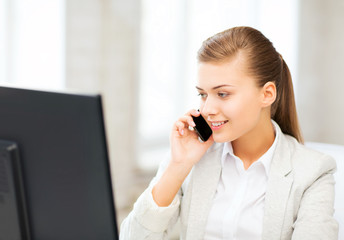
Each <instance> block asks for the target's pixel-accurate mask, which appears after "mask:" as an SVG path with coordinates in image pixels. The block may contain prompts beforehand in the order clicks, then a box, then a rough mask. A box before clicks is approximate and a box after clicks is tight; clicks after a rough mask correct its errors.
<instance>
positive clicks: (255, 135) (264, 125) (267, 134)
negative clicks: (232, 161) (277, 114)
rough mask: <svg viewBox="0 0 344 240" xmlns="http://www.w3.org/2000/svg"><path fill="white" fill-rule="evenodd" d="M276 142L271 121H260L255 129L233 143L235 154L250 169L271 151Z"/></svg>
mask: <svg viewBox="0 0 344 240" xmlns="http://www.w3.org/2000/svg"><path fill="white" fill-rule="evenodd" d="M274 140H275V132H274V127H273V125H272V122H271V121H270V119H269V120H264V121H263V120H260V122H259V123H258V124H257V126H255V128H254V129H252V130H251V131H250V132H248V133H246V134H245V135H244V136H242V137H240V138H238V139H236V140H234V141H233V142H232V147H233V152H234V154H235V155H236V156H238V157H239V158H240V159H241V160H242V161H243V163H244V167H245V169H248V168H249V167H250V166H251V164H252V163H254V162H255V161H257V160H258V159H259V158H260V157H261V156H262V155H263V154H264V153H265V152H267V151H268V150H269V148H270V147H271V145H272V144H273V142H274Z"/></svg>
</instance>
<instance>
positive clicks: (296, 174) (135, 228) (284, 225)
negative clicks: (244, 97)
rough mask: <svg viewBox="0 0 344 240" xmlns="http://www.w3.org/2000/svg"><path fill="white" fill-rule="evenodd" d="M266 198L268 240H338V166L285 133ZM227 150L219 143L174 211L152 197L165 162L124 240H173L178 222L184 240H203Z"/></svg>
mask: <svg viewBox="0 0 344 240" xmlns="http://www.w3.org/2000/svg"><path fill="white" fill-rule="evenodd" d="M276 131H279V132H280V139H279V141H278V142H277V146H276V149H275V153H274V156H273V159H272V162H271V168H270V172H269V180H268V186H267V191H266V195H265V211H264V220H263V233H262V239H263V240H274V239H281V240H287V239H293V240H307V239H309V240H315V239H326V240H332V239H333V240H335V239H337V238H338V224H337V222H336V221H335V219H334V218H333V213H334V208H333V204H334V184H335V183H334V178H333V173H334V172H335V170H336V163H335V160H334V159H332V158H331V157H329V156H327V155H325V154H322V153H319V152H316V151H314V150H310V149H308V148H306V147H305V146H303V145H301V144H299V143H298V142H297V141H296V140H295V139H294V138H293V137H291V136H289V135H285V134H283V133H282V132H281V130H280V129H279V127H277V128H276ZM222 151H223V144H220V143H215V144H214V145H213V146H212V147H211V148H210V149H209V150H208V151H207V153H206V154H205V155H204V156H203V157H202V159H201V160H200V161H199V162H198V163H197V164H196V165H195V166H194V168H193V169H192V171H191V173H190V174H189V176H188V177H187V179H186V180H185V181H184V183H183V186H182V187H181V189H180V191H179V193H178V195H177V196H176V198H175V199H174V201H173V203H172V204H171V206H170V207H167V208H159V207H157V206H156V205H155V204H154V201H153V200H152V195H151V191H152V188H153V186H154V185H155V183H156V182H157V181H158V179H159V178H160V176H161V175H162V173H163V171H164V169H165V168H166V166H167V164H168V162H169V159H167V160H166V161H164V162H163V163H162V164H161V166H160V168H159V170H158V173H157V176H156V177H155V178H154V179H153V180H152V182H151V183H150V186H149V187H148V188H147V189H146V191H145V192H144V193H143V194H142V195H141V196H140V197H139V199H138V200H137V202H136V203H135V205H134V209H133V211H132V212H131V213H130V214H129V215H128V217H127V218H126V219H125V220H124V221H123V223H122V225H121V230H120V239H121V240H129V239H130V240H140V239H156V240H158V239H159V240H161V239H169V232H170V230H171V229H172V227H173V226H174V224H175V223H176V221H177V220H178V218H179V219H180V223H181V232H180V239H183V240H184V239H185V240H198V239H203V237H204V231H205V226H206V223H207V217H208V214H209V211H210V208H211V204H212V199H213V197H214V195H215V191H216V188H217V184H218V181H219V178H220V175H221V162H220V161H221V154H222Z"/></svg>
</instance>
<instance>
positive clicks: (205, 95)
mask: <svg viewBox="0 0 344 240" xmlns="http://www.w3.org/2000/svg"><path fill="white" fill-rule="evenodd" d="M198 96H200V97H201V98H203V99H204V98H206V97H207V94H205V93H199V94H198Z"/></svg>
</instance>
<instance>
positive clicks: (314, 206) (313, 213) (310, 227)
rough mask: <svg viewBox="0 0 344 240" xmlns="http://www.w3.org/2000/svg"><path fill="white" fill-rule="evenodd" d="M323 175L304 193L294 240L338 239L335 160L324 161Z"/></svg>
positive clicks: (295, 224) (295, 225) (296, 222)
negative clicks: (334, 206)
mask: <svg viewBox="0 0 344 240" xmlns="http://www.w3.org/2000/svg"><path fill="white" fill-rule="evenodd" d="M322 160H324V161H323V162H325V163H327V164H326V165H327V166H323V165H322V166H321V168H320V169H323V173H322V174H321V175H320V177H319V178H317V179H316V180H315V181H314V182H313V183H312V184H311V185H310V186H309V187H308V188H307V189H306V190H305V192H304V194H303V196H302V200H301V204H300V208H299V211H298V216H297V219H296V221H295V223H294V233H293V236H292V239H293V240H301V239H302V240H307V239H312V240H314V239H327V240H332V239H333V240H335V239H338V223H337V222H336V220H335V219H334V218H333V213H334V208H333V204H334V184H335V182H334V178H333V173H334V172H335V169H336V164H335V161H334V160H333V159H322Z"/></svg>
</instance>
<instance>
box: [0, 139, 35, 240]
mask: <svg viewBox="0 0 344 240" xmlns="http://www.w3.org/2000/svg"><path fill="white" fill-rule="evenodd" d="M23 186H24V185H23V180H22V173H21V167H20V161H19V151H18V147H17V144H16V143H14V142H11V141H5V140H0V239H16V240H30V232H29V224H28V215H27V208H26V201H25V194H24V187H23Z"/></svg>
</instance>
